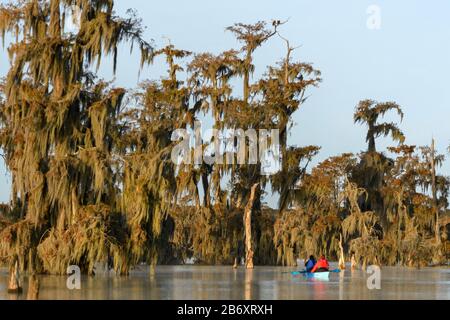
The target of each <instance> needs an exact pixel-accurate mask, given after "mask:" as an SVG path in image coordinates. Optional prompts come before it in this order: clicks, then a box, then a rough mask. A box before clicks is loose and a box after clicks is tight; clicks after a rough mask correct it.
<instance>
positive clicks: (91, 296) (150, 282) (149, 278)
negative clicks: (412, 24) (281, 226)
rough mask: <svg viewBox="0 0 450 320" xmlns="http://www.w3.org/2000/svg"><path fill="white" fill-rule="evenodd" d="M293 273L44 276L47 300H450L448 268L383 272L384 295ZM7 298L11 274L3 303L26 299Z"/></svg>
mask: <svg viewBox="0 0 450 320" xmlns="http://www.w3.org/2000/svg"><path fill="white" fill-rule="evenodd" d="M289 271H294V269H292V268H291V269H290V268H276V267H260V268H256V269H255V270H252V271H247V270H244V269H239V270H233V269H232V268H230V267H201V266H167V267H166V266H161V267H156V269H155V272H154V274H153V275H151V274H150V272H149V270H148V268H144V267H139V268H138V269H137V270H135V271H134V272H132V274H131V275H130V276H129V277H115V276H114V275H111V274H107V273H106V272H100V273H98V274H97V276H96V277H82V281H81V290H73V291H71V290H69V289H67V286H66V281H67V277H54V276H41V277H40V281H41V290H40V295H39V298H40V299H44V300H68V299H75V300H99V299H100V300H103V299H107V300H159V299H174V300H178V299H180V300H184V299H191V300H200V299H202V300H203V299H221V300H222V299H224V300H228V299H232V300H244V299H252V300H266V299H281V300H349V299H350V300H355V299H356V300H361V299H363V300H373V299H374V300H412V299H414V300H416V299H418V300H423V299H427V300H428V299H438V300H450V269H449V268H427V269H421V270H416V269H406V268H383V269H382V274H381V279H382V281H381V290H369V289H368V288H367V278H368V277H369V275H368V274H366V273H364V272H363V271H361V270H358V271H354V272H352V271H345V272H343V273H341V274H332V275H331V278H330V280H329V281H320V280H308V279H305V278H303V277H293V276H292V275H291V274H290V273H286V272H289ZM22 284H23V288H24V294H23V295H21V296H14V295H9V294H8V293H7V292H6V286H7V272H6V270H5V269H1V270H0V300H2V299H26V292H27V285H28V279H27V277H25V276H24V277H22Z"/></svg>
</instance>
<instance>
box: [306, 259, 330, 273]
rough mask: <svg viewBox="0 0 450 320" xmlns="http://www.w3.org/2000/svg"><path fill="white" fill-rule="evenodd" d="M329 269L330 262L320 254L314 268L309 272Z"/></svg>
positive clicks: (327, 270)
mask: <svg viewBox="0 0 450 320" xmlns="http://www.w3.org/2000/svg"><path fill="white" fill-rule="evenodd" d="M329 271H330V264H329V263H328V261H327V259H325V256H322V257H321V258H320V259H319V261H317V263H316V265H315V266H314V268H313V269H312V270H311V273H318V272H329Z"/></svg>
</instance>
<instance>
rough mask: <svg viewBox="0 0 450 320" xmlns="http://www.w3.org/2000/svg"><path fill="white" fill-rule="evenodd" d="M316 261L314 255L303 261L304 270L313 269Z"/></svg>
mask: <svg viewBox="0 0 450 320" xmlns="http://www.w3.org/2000/svg"><path fill="white" fill-rule="evenodd" d="M316 263H317V261H316V258H314V256H310V257H309V260H308V261H306V263H305V267H306V272H311V271H312V269H314V267H315V265H316Z"/></svg>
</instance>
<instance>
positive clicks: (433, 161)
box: [430, 139, 441, 244]
mask: <svg viewBox="0 0 450 320" xmlns="http://www.w3.org/2000/svg"><path fill="white" fill-rule="evenodd" d="M435 156H436V155H435V143H434V139H433V142H432V143H431V159H430V162H431V191H432V193H433V209H434V213H435V219H436V223H435V236H436V243H437V244H440V243H441V234H440V226H439V205H438V199H437V189H436V159H435Z"/></svg>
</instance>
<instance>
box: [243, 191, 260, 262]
mask: <svg viewBox="0 0 450 320" xmlns="http://www.w3.org/2000/svg"><path fill="white" fill-rule="evenodd" d="M258 187H259V183H257V184H255V185H253V187H252V190H251V192H250V198H249V200H248V204H247V206H246V207H245V211H244V227H245V266H246V268H247V269H253V268H254V265H253V256H254V248H253V242H252V214H253V209H254V206H255V201H256V193H257V190H258Z"/></svg>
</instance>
